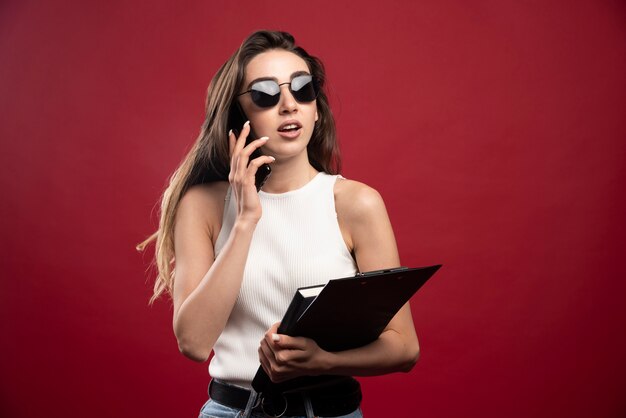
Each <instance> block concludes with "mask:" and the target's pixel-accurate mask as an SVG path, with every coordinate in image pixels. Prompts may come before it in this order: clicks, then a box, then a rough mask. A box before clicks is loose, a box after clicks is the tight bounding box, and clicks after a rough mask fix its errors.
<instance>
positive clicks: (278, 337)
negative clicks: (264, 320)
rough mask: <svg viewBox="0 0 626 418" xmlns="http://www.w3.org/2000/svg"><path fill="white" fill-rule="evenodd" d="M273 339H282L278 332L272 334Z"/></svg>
mask: <svg viewBox="0 0 626 418" xmlns="http://www.w3.org/2000/svg"><path fill="white" fill-rule="evenodd" d="M272 341H276V342H278V341H280V336H279V335H278V334H272Z"/></svg>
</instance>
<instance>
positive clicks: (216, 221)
mask: <svg viewBox="0 0 626 418" xmlns="http://www.w3.org/2000/svg"><path fill="white" fill-rule="evenodd" d="M227 191H228V182H226V181H219V182H212V183H205V184H197V185H195V186H192V187H191V188H189V190H187V192H186V193H185V194H184V195H183V197H182V198H181V200H180V202H179V204H178V210H177V213H176V223H177V224H178V223H185V224H189V223H193V224H195V225H198V223H202V224H203V225H205V226H206V227H207V230H208V232H209V233H210V232H212V231H213V230H215V228H216V227H217V229H219V226H220V225H221V220H222V215H223V212H224V199H225V197H226V193H227ZM211 235H212V234H211Z"/></svg>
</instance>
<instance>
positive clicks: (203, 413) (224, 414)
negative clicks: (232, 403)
mask: <svg viewBox="0 0 626 418" xmlns="http://www.w3.org/2000/svg"><path fill="white" fill-rule="evenodd" d="M241 416H243V410H241V409H235V408H229V407H227V406H224V405H222V404H220V403H217V402H215V401H214V400H213V399H209V400H208V401H207V402H206V403H205V404H204V405H203V406H202V409H201V410H200V415H198V418H240V417H241ZM250 418H266V415H265V414H263V413H259V412H253V413H252V415H250ZM281 418H306V417H304V416H303V417H288V416H283V417H281ZM319 418H322V417H319ZM337 418H363V414H362V413H361V409H360V408H359V409H357V410H356V411H354V412H352V413H351V414H348V415H343V416H341V417H337Z"/></svg>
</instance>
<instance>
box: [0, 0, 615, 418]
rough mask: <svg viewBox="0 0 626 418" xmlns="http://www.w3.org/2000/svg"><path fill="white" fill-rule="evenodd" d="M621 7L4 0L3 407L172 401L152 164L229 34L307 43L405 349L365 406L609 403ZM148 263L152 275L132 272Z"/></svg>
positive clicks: (571, 409)
mask: <svg viewBox="0 0 626 418" xmlns="http://www.w3.org/2000/svg"><path fill="white" fill-rule="evenodd" d="M625 12H626V7H625V5H624V3H623V2H621V1H608V0H602V1H598V0H595V1H592V0H588V1H578V0H575V1H571V0H570V1H564V0H563V1H556V0H555V1H523V2H521V1H515V2H513V1H506V2H502V1H486V0H485V1H475V2H466V1H463V0H444V1H441V0H437V1H435V0H427V1H420V2H410V1H404V2H401V1H386V2H375V1H369V2H362V3H358V2H357V3H355V2H345V4H344V3H343V2H338V1H319V2H314V3H309V4H307V5H305V6H294V5H293V4H292V3H287V2H259V1H242V2H229V1H214V2H209V1H189V2H180V3H178V4H177V3H176V2H170V1H163V0H158V1H155V0H152V1H134V2H129V1H106V2H104V1H103V2H84V1H78V0H71V1H70V0H68V1H49V2H41V1H16V0H15V1H7V0H5V1H3V2H2V4H0V138H1V149H0V170H1V171H0V190H1V191H2V199H1V202H2V203H1V216H0V228H1V229H0V233H1V237H2V241H1V242H2V248H1V252H0V254H1V257H2V266H1V271H2V273H1V274H2V279H1V289H0V298H1V300H0V318H1V319H0V327H1V328H0V332H1V335H2V337H1V338H2V343H1V344H0V347H1V348H0V350H1V355H0V415H2V416H6V417H34V416H40V415H45V416H52V417H85V416H90V417H110V416H116V417H139V416H151V417H172V416H176V417H194V416H196V415H197V412H198V409H199V408H200V406H201V404H202V403H203V402H204V400H205V397H206V384H207V383H208V379H209V377H208V374H207V371H206V364H197V363H193V362H191V361H189V360H187V359H185V358H183V357H182V356H181V355H180V354H179V353H178V350H177V347H176V343H175V339H174V336H173V333H172V330H171V305H170V302H169V301H167V300H162V301H159V302H158V303H157V304H156V305H155V306H153V307H148V306H147V301H148V298H149V295H150V289H151V284H152V280H153V272H149V273H148V274H147V273H146V269H147V268H148V265H149V261H150V254H145V255H141V254H138V253H137V252H136V251H135V250H134V245H135V244H136V243H137V242H139V241H140V240H142V239H143V238H144V237H145V236H146V235H147V234H149V233H151V232H152V231H153V230H154V228H155V227H156V222H157V218H156V207H155V202H156V201H157V199H158V197H159V194H160V193H161V191H162V189H163V187H164V185H165V182H166V178H167V177H168V176H169V174H170V173H171V172H172V171H173V170H174V168H175V167H176V166H177V164H178V162H179V161H180V160H181V158H182V156H183V155H184V153H185V151H186V150H187V149H188V148H189V146H190V144H191V143H192V142H193V141H194V139H195V137H196V135H197V132H198V130H199V127H200V124H201V122H202V117H203V103H204V96H205V91H206V86H207V85H208V82H209V80H210V78H211V77H212V76H213V74H214V73H215V71H216V70H217V68H218V66H219V65H220V64H221V63H222V62H223V61H225V60H226V59H227V57H228V56H229V55H230V54H231V53H232V52H233V51H234V49H235V48H236V47H237V46H238V45H239V44H240V42H241V41H242V40H243V38H244V37H245V36H246V35H248V34H249V33H250V32H252V31H253V30H256V29H260V28H278V29H283V30H288V31H290V32H292V33H294V35H296V38H297V40H298V41H299V42H300V43H301V44H302V45H303V46H305V47H306V48H307V49H308V50H309V51H310V52H311V53H313V54H315V55H318V56H320V57H322V58H323V60H324V61H325V63H326V66H327V71H328V76H329V79H330V86H329V87H330V96H331V99H332V104H333V106H334V112H335V115H336V118H337V124H338V130H339V134H340V139H341V146H342V150H343V153H344V163H345V164H344V174H345V175H346V176H347V177H349V178H353V179H358V180H361V181H363V182H365V183H368V184H370V185H372V186H374V187H375V188H377V189H378V190H379V191H380V192H381V194H382V195H383V197H384V198H385V200H386V203H387V207H388V210H389V213H390V216H391V218H392V222H393V224H394V225H395V231H396V235H397V240H398V243H399V247H400V252H401V257H402V261H403V264H405V265H410V266H419V265H426V264H432V263H439V262H441V263H443V264H444V268H443V269H442V270H441V271H440V273H438V274H437V275H436V276H435V278H434V279H433V281H432V282H430V283H429V284H428V285H427V286H425V287H424V288H423V289H422V291H420V292H419V293H418V295H417V296H416V297H415V298H414V299H413V313H414V317H415V324H416V328H417V331H418V335H419V336H420V342H421V346H422V357H421V360H420V362H419V363H418V365H417V366H416V367H415V368H414V370H413V371H412V372H411V373H409V374H406V375H400V374H395V375H389V376H382V377H374V378H365V379H361V381H362V383H363V387H364V391H365V401H364V404H363V409H364V411H365V413H366V416H368V417H385V416H397V417H413V416H420V417H429V418H435V417H444V418H445V417H453V416H464V417H557V416H559V417H561V416H563V417H565V416H567V417H570V418H574V417H591V416H593V417H623V416H624V415H625V414H626V397H625V396H624V389H625V388H626V360H625V354H626V334H625V333H624V329H626V327H625V322H626V308H625V306H624V301H625V296H626V284H625V281H624V279H625V278H626V274H625V273H626V271H625V270H626V267H625V263H624V255H625V251H624V244H623V241H624V238H626V221H625V216H624V215H625V213H626V199H625V198H624V180H625V174H626V173H625V169H626V161H625V157H626V144H625V139H626V135H625V134H626V118H625V116H626V112H625V110H626V109H625V108H626V105H625V99H626V77H625V76H624V74H626V19H625V18H626V13H625ZM147 277H149V279H147Z"/></svg>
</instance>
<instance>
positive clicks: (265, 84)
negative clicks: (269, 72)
mask: <svg viewBox="0 0 626 418" xmlns="http://www.w3.org/2000/svg"><path fill="white" fill-rule="evenodd" d="M250 96H251V98H252V101H253V102H254V104H256V105H257V106H259V107H272V106H276V103H278V100H279V99H280V87H279V86H278V84H277V83H276V82H275V81H272V80H264V81H259V82H258V83H254V84H253V85H252V87H251V88H250Z"/></svg>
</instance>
